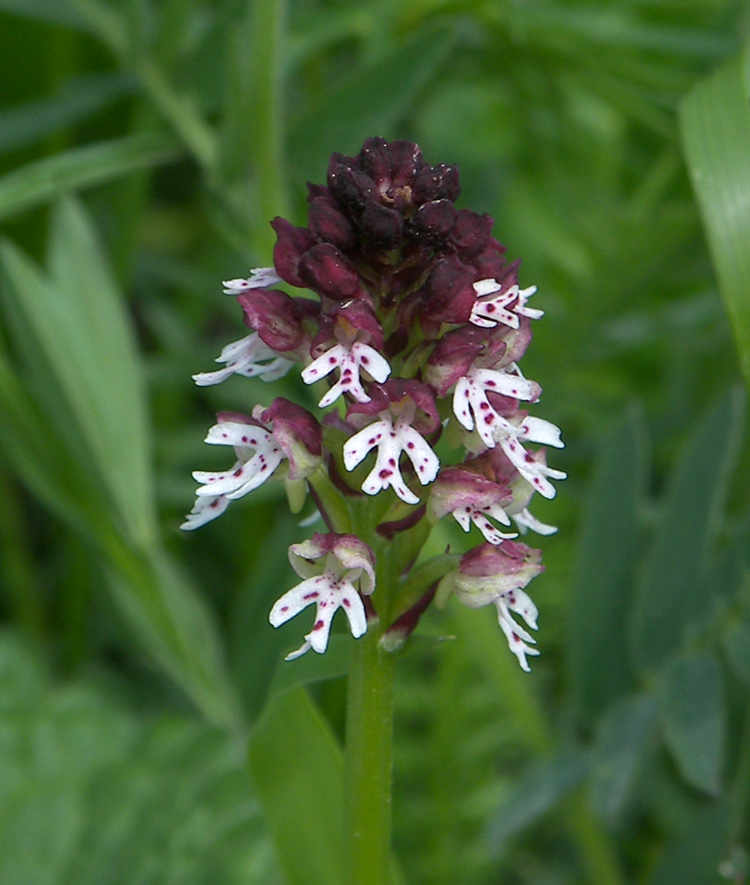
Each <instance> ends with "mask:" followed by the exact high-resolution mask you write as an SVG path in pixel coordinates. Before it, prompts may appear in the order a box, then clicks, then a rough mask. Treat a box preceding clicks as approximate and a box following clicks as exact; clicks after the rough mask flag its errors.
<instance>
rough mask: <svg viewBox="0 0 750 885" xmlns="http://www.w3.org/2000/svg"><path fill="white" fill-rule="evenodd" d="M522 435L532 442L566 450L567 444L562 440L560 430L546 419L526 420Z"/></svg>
mask: <svg viewBox="0 0 750 885" xmlns="http://www.w3.org/2000/svg"><path fill="white" fill-rule="evenodd" d="M521 434H522V436H523V437H524V438H525V439H528V440H530V441H531V442H535V443H541V444H542V445H545V446H554V447H555V448H557V449H564V448H565V443H564V442H563V441H562V440H561V439H560V428H559V427H557V426H556V425H555V424H553V423H552V422H551V421H545V420H544V418H531V417H529V418H526V420H525V421H524V422H523V426H522V428H521Z"/></svg>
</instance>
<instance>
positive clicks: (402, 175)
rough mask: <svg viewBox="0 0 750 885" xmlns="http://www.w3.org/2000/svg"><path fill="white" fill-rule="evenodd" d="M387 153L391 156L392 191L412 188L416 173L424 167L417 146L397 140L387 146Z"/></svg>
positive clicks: (410, 142) (411, 142)
mask: <svg viewBox="0 0 750 885" xmlns="http://www.w3.org/2000/svg"><path fill="white" fill-rule="evenodd" d="M388 151H389V153H390V155H391V168H392V171H391V181H392V183H393V188H394V190H396V189H399V188H405V187H412V186H413V185H414V180H415V179H416V177H417V175H418V173H419V172H420V171H421V170H422V169H423V168H424V167H425V165H426V163H425V161H424V158H423V157H422V151H421V149H420V147H419V145H418V144H415V143H414V142H413V141H406V140H405V139H399V140H397V141H392V142H391V143H390V144H389V145H388Z"/></svg>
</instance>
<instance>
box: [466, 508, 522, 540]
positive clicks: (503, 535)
mask: <svg viewBox="0 0 750 885" xmlns="http://www.w3.org/2000/svg"><path fill="white" fill-rule="evenodd" d="M471 518H472V521H473V523H474V525H475V526H476V527H477V528H478V529H479V531H480V532H481V533H482V534H483V535H484V537H485V539H486V540H487V541H489V543H490V544H495V545H496V546H498V545H500V544H502V543H503V541H505V540H506V539H507V538H517V537H518V535H517V533H516V532H510V533H508V532H501V531H500V530H499V529H497V528H496V527H495V526H494V525H492V523H491V522H490V521H489V519H487V517H486V516H485V515H484V514H483V513H481V512H479V511H478V510H475V511H474V513H473V514H472V517H471Z"/></svg>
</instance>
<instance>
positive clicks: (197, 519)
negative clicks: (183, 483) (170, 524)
mask: <svg viewBox="0 0 750 885" xmlns="http://www.w3.org/2000/svg"><path fill="white" fill-rule="evenodd" d="M228 506H229V501H228V499H227V498H226V497H225V496H224V495H217V496H215V497H203V498H196V501H195V504H194V505H193V509H192V510H191V511H190V513H188V515H187V516H186V517H185V522H183V523H182V525H181V526H180V528H181V529H183V530H184V531H186V532H189V531H192V530H193V529H197V528H200V527H201V526H202V525H205V524H206V523H207V522H211V520H212V519H216V517H217V516H221V514H222V513H223V512H224V511H225V510H226V509H227V507H228Z"/></svg>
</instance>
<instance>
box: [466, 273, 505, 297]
mask: <svg viewBox="0 0 750 885" xmlns="http://www.w3.org/2000/svg"><path fill="white" fill-rule="evenodd" d="M472 286H473V288H474V291H475V292H476V293H477V298H481V297H482V296H483V295H494V294H495V292H499V291H500V290H501V289H502V288H503V287H502V286H501V285H500V283H498V281H497V280H494V279H492V277H490V278H489V279H486V280H477V282H476V283H472Z"/></svg>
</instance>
